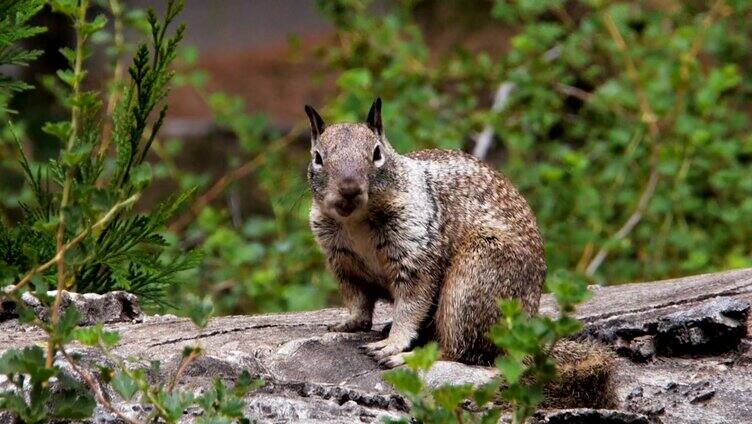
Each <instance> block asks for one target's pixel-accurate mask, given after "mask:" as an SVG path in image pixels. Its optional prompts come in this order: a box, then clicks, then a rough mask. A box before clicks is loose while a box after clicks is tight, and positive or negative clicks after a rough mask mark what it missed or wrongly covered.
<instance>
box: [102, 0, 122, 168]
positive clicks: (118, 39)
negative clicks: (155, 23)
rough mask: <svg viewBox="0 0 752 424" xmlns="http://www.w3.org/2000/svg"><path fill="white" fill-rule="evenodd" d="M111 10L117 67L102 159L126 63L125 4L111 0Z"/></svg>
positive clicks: (112, 83)
mask: <svg viewBox="0 0 752 424" xmlns="http://www.w3.org/2000/svg"><path fill="white" fill-rule="evenodd" d="M110 12H111V13H112V18H113V21H114V47H115V68H114V71H113V74H112V80H111V81H110V95H109V97H108V99H107V111H106V112H105V122H104V125H103V126H102V143H101V144H100V145H99V151H98V152H97V156H98V157H99V158H100V159H101V158H102V157H103V156H104V155H105V154H106V153H107V149H108V148H109V146H110V142H111V139H112V113H113V112H114V111H115V106H116V105H117V103H118V102H119V101H120V92H121V89H122V87H121V85H122V82H123V76H124V74H125V63H124V62H123V51H124V50H125V34H124V32H125V25H124V24H123V5H122V4H121V3H120V1H119V0H110Z"/></svg>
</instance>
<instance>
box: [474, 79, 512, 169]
mask: <svg viewBox="0 0 752 424" xmlns="http://www.w3.org/2000/svg"><path fill="white" fill-rule="evenodd" d="M514 88H515V84H514V83H513V82H509V81H506V82H502V83H501V84H500V85H499V88H498V89H496V95H495V96H494V102H493V105H492V106H491V111H493V112H496V113H498V112H501V111H502V110H503V109H504V107H506V105H507V104H508V103H509V97H510V96H511V95H512V92H513V91H514ZM493 134H494V128H493V125H491V124H487V125H486V126H485V127H483V131H481V133H480V134H478V137H477V138H476V139H475V147H473V156H475V157H476V158H478V159H485V158H486V155H488V151H489V150H491V143H492V142H493Z"/></svg>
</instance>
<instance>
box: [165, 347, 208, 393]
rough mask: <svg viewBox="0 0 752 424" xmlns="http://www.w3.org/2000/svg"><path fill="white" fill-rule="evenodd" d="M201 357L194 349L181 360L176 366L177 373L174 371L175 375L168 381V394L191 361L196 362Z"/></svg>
mask: <svg viewBox="0 0 752 424" xmlns="http://www.w3.org/2000/svg"><path fill="white" fill-rule="evenodd" d="M199 356H201V351H200V350H199V349H198V348H196V349H194V350H193V351H191V353H190V354H189V355H188V356H186V357H185V358H183V360H182V361H180V365H179V366H178V369H177V371H175V375H174V376H172V380H171V381H170V385H169V386H167V391H168V392H169V393H172V391H173V389H175V384H177V383H178V382H179V381H180V377H181V376H182V375H183V372H185V370H186V368H188V365H190V364H191V363H192V362H193V361H195V360H196V358H198V357H199Z"/></svg>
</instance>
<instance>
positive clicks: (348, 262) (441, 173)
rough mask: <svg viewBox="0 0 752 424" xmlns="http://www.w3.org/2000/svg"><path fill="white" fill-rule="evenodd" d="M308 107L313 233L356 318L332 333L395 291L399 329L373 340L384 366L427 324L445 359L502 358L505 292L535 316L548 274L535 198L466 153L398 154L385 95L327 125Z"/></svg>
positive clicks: (359, 321) (362, 324)
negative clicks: (360, 114) (496, 337)
mask: <svg viewBox="0 0 752 424" xmlns="http://www.w3.org/2000/svg"><path fill="white" fill-rule="evenodd" d="M306 112H307V113H308V115H309V118H310V119H311V124H312V146H311V153H312V163H311V166H310V168H309V180H310V183H311V189H312V192H313V199H314V202H313V205H312V208H311V229H312V230H313V233H314V235H315V237H316V240H317V242H318V244H319V245H320V246H321V248H322V250H323V251H324V253H325V254H326V256H327V263H328V266H329V268H330V269H331V271H332V273H333V274H334V275H335V276H336V278H337V280H338V281H339V283H340V287H341V293H342V297H343V301H344V303H345V305H346V306H347V307H348V309H349V311H350V315H351V317H350V319H348V320H347V321H346V322H344V323H342V324H339V325H337V326H335V327H334V328H333V329H332V330H334V331H359V330H365V329H368V328H370V326H371V319H372V312H373V306H374V303H375V302H376V300H378V299H387V300H390V301H392V302H393V304H394V316H393V324H392V328H391V330H390V333H389V336H388V337H387V338H386V339H384V340H382V341H379V342H375V343H371V344H369V345H367V346H366V350H367V351H368V353H369V354H371V355H372V356H374V357H376V358H377V359H378V360H380V362H381V363H382V364H383V365H385V366H388V367H392V366H396V365H399V364H401V363H402V362H403V360H404V353H403V352H405V351H407V350H408V349H410V348H411V346H412V345H413V344H414V343H415V340H416V339H417V338H418V335H419V332H421V331H423V332H425V331H432V332H435V334H431V336H433V337H435V338H436V339H437V340H438V342H439V345H440V348H441V354H442V357H443V358H444V359H449V360H457V361H461V362H465V363H488V362H490V361H492V360H493V358H494V357H496V355H497V354H498V350H497V348H496V347H495V346H494V345H493V343H491V342H490V341H489V340H488V338H487V334H488V331H489V329H490V327H491V325H493V324H494V323H495V322H496V321H497V320H498V318H499V310H498V307H497V300H498V299H499V298H509V297H513V298H517V299H520V300H521V302H522V304H523V306H524V308H525V310H526V311H527V312H529V313H531V314H533V313H536V312H537V311H538V303H539V300H540V295H541V289H542V285H543V281H544V279H545V275H546V264H545V256H544V251H543V243H542V241H541V236H540V232H539V230H538V226H537V224H536V221H535V216H534V215H533V213H532V211H531V210H530V207H529V206H528V204H527V202H526V201H525V199H524V198H523V197H522V196H521V195H520V194H519V192H518V191H517V190H516V189H515V188H514V186H513V185H512V184H511V183H510V182H509V181H508V180H507V179H506V178H504V177H503V176H502V175H501V174H499V173H498V172H497V171H496V170H494V169H493V168H491V167H490V166H488V165H486V164H485V163H483V162H481V161H479V160H477V159H476V158H474V157H472V156H470V155H467V154H465V153H462V152H457V151H448V150H424V151H419V152H414V153H411V154H408V155H400V154H398V153H397V152H396V151H395V150H394V149H393V148H392V147H391V145H390V144H389V142H388V141H387V139H386V137H385V136H384V134H383V129H382V127H381V117H380V101H379V100H377V102H376V103H374V106H373V107H372V108H371V113H370V114H369V118H368V120H367V122H366V123H365V124H335V125H332V126H329V127H325V126H324V123H323V120H321V118H320V117H319V116H318V114H317V113H316V112H315V111H314V110H313V109H312V108H310V110H309V108H308V107H307V108H306ZM319 159H320V160H319ZM348 193H349V197H347V196H346V194H348Z"/></svg>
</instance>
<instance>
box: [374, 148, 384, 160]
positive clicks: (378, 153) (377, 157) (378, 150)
mask: <svg viewBox="0 0 752 424" xmlns="http://www.w3.org/2000/svg"><path fill="white" fill-rule="evenodd" d="M382 159H383V156H381V147H379V145H378V144H377V145H376V147H374V148H373V161H374V163H377V164H378V162H380V161H381V160H382Z"/></svg>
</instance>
